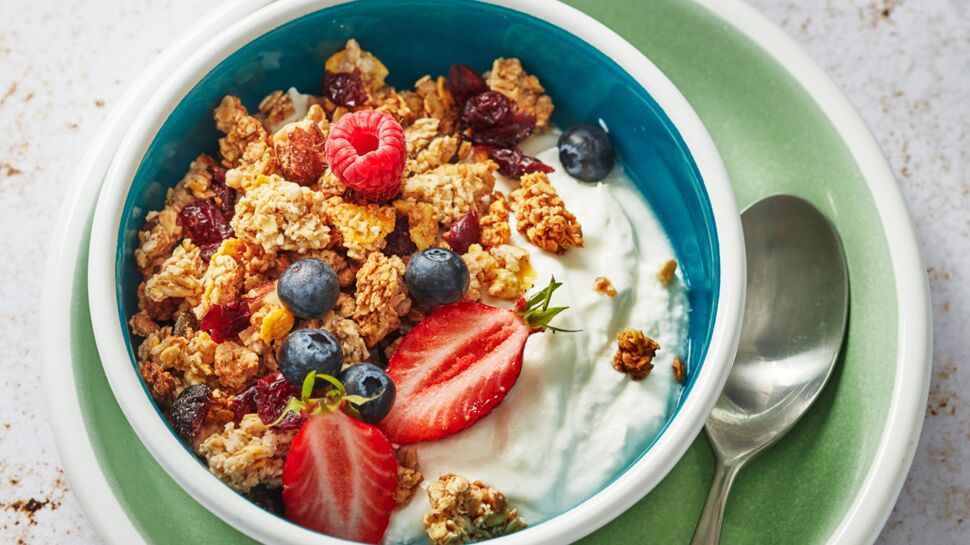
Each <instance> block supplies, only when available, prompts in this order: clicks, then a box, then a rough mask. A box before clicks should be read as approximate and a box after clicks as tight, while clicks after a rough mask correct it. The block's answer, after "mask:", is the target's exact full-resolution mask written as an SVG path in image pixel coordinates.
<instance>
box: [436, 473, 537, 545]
mask: <svg viewBox="0 0 970 545" xmlns="http://www.w3.org/2000/svg"><path fill="white" fill-rule="evenodd" d="M428 500H429V501H430V502H431V510H430V511H428V513H427V514H425V515H424V529H425V532H426V533H427V534H428V541H430V542H431V545H460V544H462V543H469V542H472V541H482V540H485V539H491V538H494V537H500V536H504V535H507V534H511V533H512V532H516V531H518V530H521V529H523V528H525V527H526V523H525V520H524V519H523V518H522V517H521V516H519V512H518V511H517V510H516V509H514V508H512V507H510V506H509V503H508V500H507V499H506V498H505V495H503V494H502V493H501V492H499V491H498V490H495V489H494V488H492V487H490V486H488V485H487V484H485V483H483V482H482V481H472V482H469V480H468V479H466V478H465V477H462V476H461V475H455V474H454V473H448V474H445V475H442V476H440V477H438V479H437V480H435V481H433V482H432V483H431V485H430V486H429V487H428Z"/></svg>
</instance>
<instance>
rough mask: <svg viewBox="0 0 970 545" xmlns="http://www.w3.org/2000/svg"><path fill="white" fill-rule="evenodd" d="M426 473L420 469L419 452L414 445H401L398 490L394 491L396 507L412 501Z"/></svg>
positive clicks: (398, 463) (398, 456) (398, 459)
mask: <svg viewBox="0 0 970 545" xmlns="http://www.w3.org/2000/svg"><path fill="white" fill-rule="evenodd" d="M423 480H424V475H422V474H421V472H420V471H419V470H418V452H417V451H416V450H415V449H414V447H401V448H399V449H398V450H397V490H395V491H394V504H395V508H396V509H403V508H404V507H407V505H408V504H409V503H411V499H412V498H414V493H415V492H417V490H418V485H420V484H421V481H423Z"/></svg>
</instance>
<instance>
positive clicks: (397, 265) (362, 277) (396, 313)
mask: <svg viewBox="0 0 970 545" xmlns="http://www.w3.org/2000/svg"><path fill="white" fill-rule="evenodd" d="M356 303H357V307H356V309H355V310H354V321H355V322H357V324H358V325H359V326H360V331H361V335H362V336H363V337H364V341H365V342H366V344H367V347H368V348H369V347H372V346H374V345H376V344H377V343H378V342H379V341H380V340H381V339H383V338H384V337H385V336H387V334H388V333H390V332H391V331H394V330H395V329H397V327H398V326H399V325H400V324H401V316H404V315H405V314H407V313H408V310H410V309H411V298H410V297H408V290H407V286H405V284H404V262H403V261H401V258H399V257H397V256H391V257H387V256H385V255H383V254H381V253H372V254H370V256H368V257H367V261H366V262H365V263H364V266H363V267H361V268H360V270H359V271H357V301H356Z"/></svg>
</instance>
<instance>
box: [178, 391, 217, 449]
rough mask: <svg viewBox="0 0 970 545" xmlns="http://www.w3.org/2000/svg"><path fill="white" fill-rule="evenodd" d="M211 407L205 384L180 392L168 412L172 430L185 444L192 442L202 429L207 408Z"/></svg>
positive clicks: (210, 394)
mask: <svg viewBox="0 0 970 545" xmlns="http://www.w3.org/2000/svg"><path fill="white" fill-rule="evenodd" d="M211 406H212V390H210V389H209V387H208V386H206V385H205V384H193V385H192V386H189V387H187V388H185V389H184V390H182V392H181V393H179V395H178V397H177V398H176V399H175V402H174V403H172V409H171V411H170V412H169V415H168V417H169V420H170V421H171V422H172V429H173V430H175V433H176V434H178V436H179V437H181V438H182V440H183V441H185V442H186V443H190V442H192V440H193V439H195V436H196V435H198V433H199V430H200V429H201V428H202V423H203V422H205V417H206V415H208V414H209V407H211Z"/></svg>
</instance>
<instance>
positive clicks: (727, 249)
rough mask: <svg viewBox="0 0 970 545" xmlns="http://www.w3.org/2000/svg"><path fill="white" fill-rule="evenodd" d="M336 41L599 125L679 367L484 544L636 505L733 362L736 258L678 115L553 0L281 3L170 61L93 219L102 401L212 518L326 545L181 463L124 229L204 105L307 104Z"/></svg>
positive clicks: (695, 131)
mask: <svg viewBox="0 0 970 545" xmlns="http://www.w3.org/2000/svg"><path fill="white" fill-rule="evenodd" d="M348 38H356V39H357V40H358V41H360V42H361V43H362V44H364V45H365V47H366V48H367V49H368V50H369V51H371V52H372V53H374V54H375V55H376V56H377V57H378V58H379V59H381V61H382V62H383V63H384V64H385V65H386V66H388V68H389V69H390V76H389V79H388V81H389V83H390V84H392V85H395V86H398V87H410V86H411V85H412V84H413V82H414V81H415V80H417V79H418V78H419V77H421V76H422V75H424V74H429V73H430V74H432V75H437V74H444V73H447V70H448V67H449V65H450V64H451V63H454V62H461V63H465V64H468V65H471V66H473V67H476V68H479V69H485V68H486V67H487V66H489V64H490V62H491V60H492V59H494V58H496V57H518V58H520V59H521V60H522V61H523V63H524V64H525V66H526V68H527V69H528V70H529V71H530V72H532V73H534V74H536V75H537V76H538V77H539V79H540V81H542V83H543V85H544V86H545V87H546V89H547V92H548V93H549V94H550V95H551V96H552V97H553V99H554V101H555V103H556V113H555V116H554V118H553V121H554V122H555V123H556V124H557V125H559V126H568V125H571V124H574V123H577V122H596V121H599V122H601V123H603V124H605V126H607V127H608V128H609V130H610V133H611V135H612V138H613V141H614V143H615V145H616V147H617V150H618V153H619V157H620V159H621V161H622V164H623V166H624V168H625V170H626V172H627V174H628V175H629V176H630V178H631V179H632V180H633V181H634V183H635V184H636V186H637V187H638V188H639V190H640V191H641V193H642V195H643V197H644V198H645V199H646V200H647V202H648V203H649V204H650V205H651V207H652V208H653V210H654V211H655V212H656V214H657V216H658V218H659V219H660V222H661V224H662V225H663V227H664V229H665V230H666V232H667V234H668V236H669V238H670V240H671V242H672V244H673V247H674V250H675V252H676V254H677V258H678V261H679V262H680V265H681V269H682V272H683V275H684V278H685V282H686V284H687V287H688V293H689V301H690V306H691V311H690V320H689V333H690V340H689V350H688V354H687V361H688V371H689V372H688V379H687V382H686V386H685V387H684V389H683V393H682V396H681V399H680V400H679V403H678V404H677V407H676V408H675V410H674V411H673V414H672V415H671V417H670V419H669V420H668V422H667V425H666V426H665V428H664V429H663V430H662V431H661V432H660V434H659V435H658V437H657V438H656V439H655V440H654V442H653V443H652V444H651V445H650V446H649V447H648V448H647V449H646V450H645V451H644V452H642V453H641V454H640V456H639V457H637V458H636V459H634V460H630V463H629V465H628V467H627V468H626V469H625V470H624V471H623V472H621V473H620V474H618V475H617V476H616V477H615V478H614V479H613V481H612V482H611V483H609V484H608V485H607V486H606V487H605V488H604V489H603V490H601V491H600V492H599V493H597V494H596V495H594V496H593V497H592V498H590V499H588V500H587V501H585V502H583V503H582V504H580V505H579V506H577V507H575V508H573V509H571V510H569V511H567V512H566V513H563V514H561V515H559V516H556V517H554V518H552V519H550V520H548V521H546V522H543V523H541V524H537V525H534V526H532V527H530V528H529V529H527V530H525V531H522V532H519V533H517V534H514V535H512V536H507V537H505V538H502V539H501V541H503V542H507V543H536V542H550V543H563V542H566V541H572V540H575V539H578V538H580V537H582V536H583V535H586V534H588V533H589V532H592V531H593V530H595V529H596V528H598V527H599V526H601V525H603V524H605V523H606V522H608V521H609V520H611V519H612V518H614V517H615V516H617V515H618V514H620V513H621V512H623V511H624V510H625V509H626V508H628V507H629V506H631V505H632V504H633V503H635V502H636V501H637V500H639V499H640V498H642V497H643V496H644V495H645V494H646V493H647V492H648V491H649V490H650V489H651V488H652V487H653V486H654V485H656V483H658V482H659V481H660V480H661V479H662V478H663V477H664V476H665V475H666V473H667V472H668V471H669V470H670V469H671V468H672V467H673V465H674V464H675V463H676V462H677V460H678V459H679V458H680V456H681V455H682V454H683V453H684V451H685V450H686V448H687V447H688V446H689V444H690V443H691V441H692V440H693V438H694V437H695V436H696V435H697V433H698V432H699V431H700V429H701V427H702V425H703V422H704V420H705V419H706V417H707V414H708V413H709V411H710V408H711V407H712V405H713V403H714V401H715V399H716V397H717V395H718V393H719V392H720V389H721V387H722V386H723V383H724V380H725V378H726V376H727V372H728V370H729V368H730V362H731V360H732V358H733V356H734V352H735V349H736V345H737V337H738V326H739V324H740V316H741V312H742V301H743V290H744V259H743V245H742V244H743V243H742V237H741V232H740V224H739V221H738V210H737V206H736V204H735V200H734V196H733V193H732V191H731V188H730V185H729V182H728V179H727V175H726V173H725V171H724V167H723V165H722V163H721V160H720V157H719V156H718V154H717V151H716V149H715V148H714V145H713V143H712V142H711V140H710V137H709V136H708V134H707V132H706V131H705V129H704V128H703V126H702V125H701V123H700V121H699V119H698V117H697V116H696V115H695V114H694V112H693V111H692V110H691V109H690V106H689V105H688V104H687V102H686V101H685V100H684V99H683V97H682V96H681V95H680V94H679V93H678V92H677V90H676V89H675V88H674V86H673V85H672V84H671V83H670V82H669V81H668V80H667V79H666V78H665V77H664V76H663V74H661V73H660V71H659V70H658V69H657V68H656V67H654V66H653V65H652V64H651V63H650V62H649V61H648V60H647V59H646V58H644V57H643V56H642V54H640V53H639V52H638V51H637V50H636V49H634V48H633V47H632V46H630V45H629V44H628V43H627V42H625V41H623V40H622V39H621V38H619V37H618V36H617V35H615V34H614V33H613V32H612V31H610V30H609V29H607V28H606V27H603V26H602V25H600V24H599V23H597V22H595V21H594V20H592V19H590V18H588V17H587V16H585V15H583V14H581V13H580V12H578V11H575V10H573V9H571V8H568V7H566V6H564V5H561V4H559V3H556V2H551V1H548V2H547V1H539V2H513V1H507V2H494V3H482V2H472V1H440V0H403V1H393V0H369V1H366V2H348V3H336V2H326V1H320V0H317V1H312V0H281V1H279V2H276V3H274V4H272V5H270V6H268V7H266V8H264V9H262V10H259V11H257V12H256V13H254V14H252V15H251V16H249V17H246V18H244V19H242V20H240V21H236V22H234V23H232V24H227V27H226V28H225V30H224V31H223V32H222V33H220V34H218V35H216V36H213V38H212V40H211V42H210V43H209V44H208V45H207V46H206V47H204V48H202V49H200V50H199V51H197V52H196V53H195V54H194V55H192V56H191V57H189V58H186V59H185V60H184V63H183V64H182V65H181V66H180V67H179V68H178V69H177V70H175V71H174V72H173V73H172V74H171V76H170V78H169V80H168V81H166V83H165V84H164V85H162V86H161V87H160V88H159V89H158V90H157V91H156V93H155V95H154V96H153V97H152V99H151V100H150V101H149V102H148V103H146V104H145V106H144V109H143V111H142V114H141V115H140V116H139V118H138V119H137V120H136V122H135V123H134V124H133V125H132V126H131V128H130V129H129V132H128V134H127V136H126V138H125V140H124V142H123V144H122V146H121V148H120V149H119V151H118V155H117V158H116V160H115V163H114V164H113V165H112V168H111V170H110V171H109V174H108V176H107V180H106V183H105V187H104V189H103V190H102V193H101V195H100V198H99V202H98V207H97V210H96V213H95V219H94V225H93V230H92V243H91V259H90V265H89V271H90V276H89V289H90V293H91V302H90V304H91V315H92V320H93V324H94V329H95V335H96V338H97V344H98V350H99V352H100V354H101V359H102V362H103V365H104V367H105V373H106V375H107V376H108V379H109V382H110V384H111V387H112V390H113V392H114V394H115V396H116V398H117V399H118V401H119V404H120V406H121V407H122V409H123V410H124V412H125V415H126V417H127V418H128V420H129V422H130V423H131V425H132V427H133V428H134V429H135V431H136V432H137V433H138V435H139V438H140V439H141V440H142V442H143V443H144V444H145V445H146V447H147V448H148V450H149V451H150V452H151V453H152V454H153V456H154V457H155V458H156V459H157V460H158V462H159V463H160V465H161V466H162V467H164V468H165V469H166V470H167V471H168V472H169V473H170V474H171V475H172V476H173V477H174V478H175V480H176V481H178V482H179V483H180V484H181V485H182V486H183V487H184V488H185V489H186V490H187V491H188V492H189V493H190V494H191V495H192V496H193V497H195V498H196V499H197V500H198V501H199V502H200V503H202V504H203V505H205V506H206V507H207V508H208V509H210V510H211V511H212V512H214V513H215V514H217V515H218V516H220V517H221V518H223V519H224V520H226V521H227V522H228V523H230V524H232V525H233V526H235V527H237V528H238V529H240V530H241V531H243V532H244V533H246V534H248V535H250V536H252V537H254V538H255V539H258V540H260V541H264V542H272V543H310V542H313V543H321V542H326V541H321V539H327V540H330V541H333V542H337V541H339V540H335V539H333V538H321V536H320V535H319V534H315V533H313V532H310V531H308V530H305V529H303V528H300V527H298V526H296V525H293V524H291V523H289V522H287V521H285V520H283V519H280V518H279V517H276V516H274V515H272V514H270V513H268V512H266V511H263V510H261V509H260V508H258V507H256V506H255V505H254V504H251V503H250V502H248V500H246V499H245V498H243V497H242V496H240V495H238V494H236V493H235V492H233V491H232V490H231V489H229V488H228V487H227V486H225V485H223V484H222V483H221V482H220V481H219V480H218V479H217V478H216V477H214V476H212V475H210V474H209V473H208V472H207V471H206V469H205V467H204V466H202V465H201V464H199V463H198V461H197V460H196V459H195V457H194V456H193V455H192V454H191V453H190V452H189V451H188V450H187V449H185V448H184V447H183V446H182V445H181V443H180V442H179V441H178V439H177V438H176V437H175V435H174V434H173V433H172V432H171V430H170V429H169V428H168V426H167V424H166V423H165V420H164V419H163V418H162V417H161V415H160V414H159V413H158V411H157V409H156V408H155V405H154V404H153V402H152V401H151V398H150V396H149V395H148V392H147V389H146V388H145V386H144V384H143V383H142V382H141V379H140V377H139V375H138V373H137V370H136V367H135V364H136V360H135V357H134V346H135V345H134V344H133V342H132V339H131V338H130V337H129V333H128V329H127V326H126V321H127V318H128V317H130V316H131V315H132V314H133V313H134V312H135V311H136V310H137V306H136V298H135V291H136V288H137V285H138V283H139V281H140V275H139V273H138V272H137V270H136V268H135V265H134V258H133V251H134V249H135V247H136V244H137V237H136V234H137V232H138V230H139V229H140V228H141V226H142V223H143V221H144V216H145V213H146V212H147V211H149V210H153V209H158V208H160V207H161V206H162V204H163V202H164V197H165V191H166V190H167V188H169V187H171V186H173V185H175V183H176V182H177V181H178V180H179V179H180V178H181V177H182V175H183V174H184V172H185V170H186V168H187V166H188V164H189V163H190V162H191V161H192V159H194V158H195V157H196V156H197V155H198V154H199V153H200V152H207V153H210V154H213V155H214V154H215V152H216V151H217V150H216V149H215V143H216V142H217V139H218V136H219V135H218V134H217V133H216V130H215V127H214V124H213V121H212V117H211V112H212V109H213V108H214V106H215V105H216V104H218V102H219V100H220V99H221V97H222V96H224V95H225V94H230V93H231V94H234V95H237V96H239V97H240V98H241V99H242V100H243V102H244V103H245V104H246V105H247V106H249V107H250V109H255V106H256V105H257V104H258V101H259V100H260V99H261V98H262V97H263V96H265V95H266V94H268V93H269V92H271V91H273V90H275V89H281V88H283V89H285V88H287V87H290V86H294V87H296V88H297V89H298V90H301V91H304V92H316V91H317V90H318V87H319V80H320V74H321V71H322V63H323V60H324V59H326V58H327V56H329V54H331V53H332V52H334V51H337V50H339V49H341V48H342V47H343V44H344V43H345V42H346V40H347V39H348Z"/></svg>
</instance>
